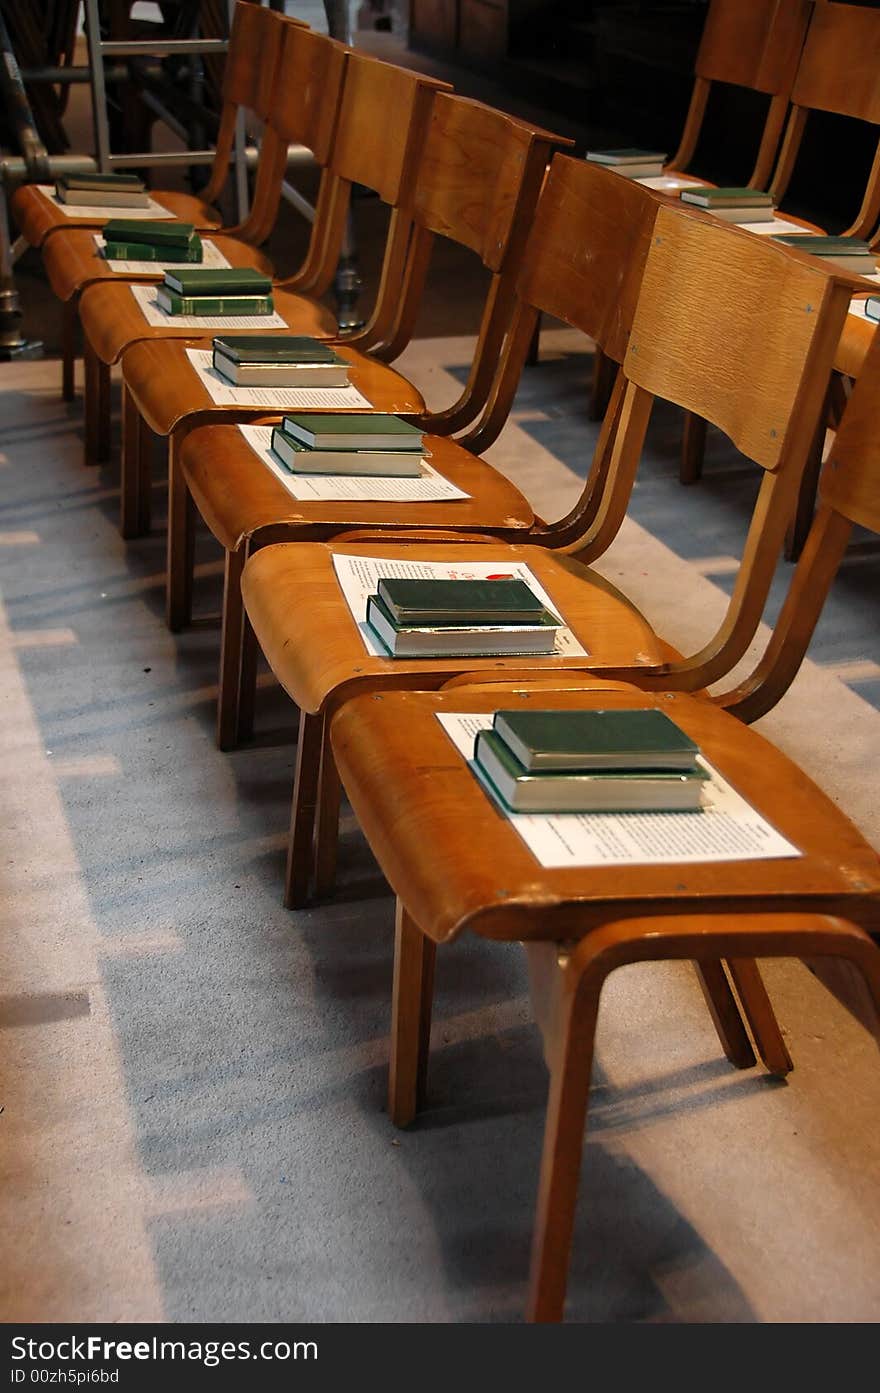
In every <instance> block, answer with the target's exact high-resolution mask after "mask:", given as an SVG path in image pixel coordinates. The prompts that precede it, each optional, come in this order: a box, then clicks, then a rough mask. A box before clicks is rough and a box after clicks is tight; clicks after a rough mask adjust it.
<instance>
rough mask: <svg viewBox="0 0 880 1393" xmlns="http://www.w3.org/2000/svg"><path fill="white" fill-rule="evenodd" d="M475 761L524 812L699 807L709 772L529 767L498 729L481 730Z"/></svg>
mask: <svg viewBox="0 0 880 1393" xmlns="http://www.w3.org/2000/svg"><path fill="white" fill-rule="evenodd" d="M474 765H475V767H476V771H477V773H478V774H479V775H480V777H481V778H482V779H483V780H485V781H486V782H487V783H488V785H489V788H490V791H491V792H493V793H495V794H496V795H497V796H498V797H499V799H500V801H501V803H502V805H503V806H504V807H506V808H508V809H509V810H510V811H511V812H520V813H587V812H594V813H612V812H695V811H698V810H699V809H700V807H701V805H702V801H703V788H704V786H705V784H706V783H707V782H708V779H709V774H708V772H707V770H705V769H703V768H702V767H701V766H694V768H693V769H690V770H688V771H687V772H682V771H675V770H657V769H609V770H597V769H592V770H562V769H557V770H552V771H547V770H540V771H536V772H535V773H529V772H527V771H525V770H523V768H522V766H521V765H520V763H519V761H518V760H516V759H514V757H513V755H512V754H511V752H510V750H509V749H508V748H507V746H506V744H505V743H504V741H503V740H501V739H500V737H499V736H498V734H497V732H496V731H494V730H481V731H480V732H479V734H478V735H477V739H476V742H475V746H474Z"/></svg>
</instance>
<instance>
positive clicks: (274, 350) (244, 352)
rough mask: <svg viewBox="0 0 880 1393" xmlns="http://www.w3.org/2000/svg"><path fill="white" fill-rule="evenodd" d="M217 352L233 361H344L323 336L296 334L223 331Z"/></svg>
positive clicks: (215, 344) (334, 362)
mask: <svg viewBox="0 0 880 1393" xmlns="http://www.w3.org/2000/svg"><path fill="white" fill-rule="evenodd" d="M214 353H215V355H216V354H218V353H220V354H222V355H223V356H224V357H226V358H229V359H230V361H231V362H233V363H239V364H241V363H259V364H261V365H262V364H270V363H326V364H327V365H328V366H330V365H335V366H337V367H338V366H339V364H341V363H344V364H345V366H346V367H347V366H348V363H347V362H346V360H345V358H341V357H340V356H339V354H338V353H337V352H336V350H335V349H333V348H331V346H330V344H328V343H322V341H321V340H320V339H310V338H302V337H298V336H297V335H296V334H241V335H233V334H223V335H222V336H221V335H219V334H218V335H216V336H215V338H214Z"/></svg>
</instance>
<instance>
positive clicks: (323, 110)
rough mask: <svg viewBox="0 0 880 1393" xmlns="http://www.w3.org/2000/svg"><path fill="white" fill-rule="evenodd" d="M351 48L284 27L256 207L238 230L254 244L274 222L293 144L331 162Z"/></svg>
mask: <svg viewBox="0 0 880 1393" xmlns="http://www.w3.org/2000/svg"><path fill="white" fill-rule="evenodd" d="M348 53H349V50H347V49H346V48H345V46H344V45H343V44H340V43H337V42H336V41H335V40H334V39H328V38H327V36H326V35H325V34H318V33H315V31H314V30H312V29H308V28H306V27H305V26H304V25H300V24H291V25H287V26H286V27H285V29H284V31H283V34H282V41H281V47H280V51H279V55H278V61H277V66H276V69H275V77H274V81H273V83H272V84H271V90H270V91H269V93H268V97H267V100H266V105H265V107H264V109H263V113H262V119H263V121H264V123H265V124H264V129H263V138H262V141H261V144H260V160H259V164H258V167H257V179H256V184H255V187H254V195H253V200H252V203H251V210H250V213H249V215H248V218H247V219H246V221H245V222H244V223H243V224H242V225H241V227H239V228H237V229H236V235H237V236H239V237H241V238H242V239H243V240H244V241H247V242H250V243H251V244H252V245H253V246H259V245H260V244H261V243H262V242H264V241H265V240H266V238H267V237H268V235H269V233H270V232H271V230H272V228H273V226H274V224H275V219H276V217H277V215H278V206H279V203H280V201H281V187H282V184H283V182H284V178H285V174H286V171H287V166H288V149H289V146H291V145H302V146H305V148H306V149H308V150H309V151H311V153H312V156H313V157H314V160H315V163H316V164H317V165H318V167H319V168H321V169H323V168H325V167H326V165H327V162H328V160H329V157H330V150H331V148H332V143H333V136H334V132H335V130H336V122H337V120H338V117H339V104H340V101H341V97H342V86H343V79H344V73H345V65H346V60H347V56H348ZM266 71H268V68H266ZM261 100H262V96H261ZM258 114H259V113H258Z"/></svg>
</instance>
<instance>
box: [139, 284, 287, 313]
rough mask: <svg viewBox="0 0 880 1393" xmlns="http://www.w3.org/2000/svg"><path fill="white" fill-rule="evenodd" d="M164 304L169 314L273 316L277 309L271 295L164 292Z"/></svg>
mask: <svg viewBox="0 0 880 1393" xmlns="http://www.w3.org/2000/svg"><path fill="white" fill-rule="evenodd" d="M162 303H163V304H165V308H166V309H167V310H168V312H169V314H194V315H221V314H236V315H237V314H271V313H272V311H273V310H274V308H275V306H274V302H273V300H272V296H271V295H235V296H231V297H224V296H215V295H186V296H185V295H177V294H175V292H174V291H173V290H166V291H165V292H164V299H163V301H162Z"/></svg>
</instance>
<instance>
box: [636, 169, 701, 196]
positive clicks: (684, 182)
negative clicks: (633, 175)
mask: <svg viewBox="0 0 880 1393" xmlns="http://www.w3.org/2000/svg"><path fill="white" fill-rule="evenodd" d="M635 182H636V183H637V184H642V185H644V187H645V188H646V189H656V190H657V192H658V193H677V192H678V190H679V189H695V188H705V185H704V184H701V182H700V180H699V179H689V178H688V176H687V175H686V174H652V175H650V176H646V177H645V178H643V179H636V181H635Z"/></svg>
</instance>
